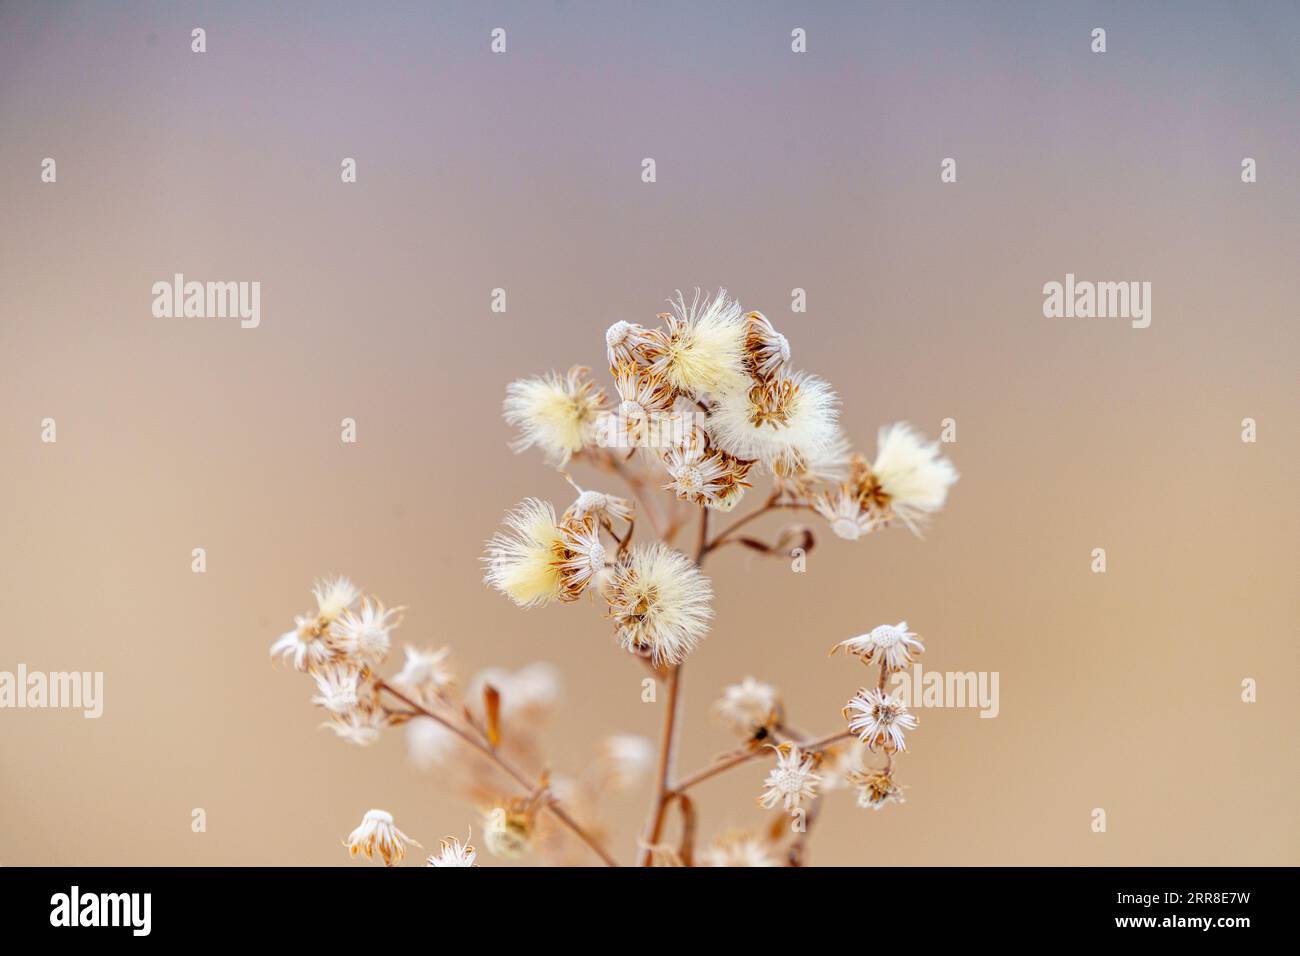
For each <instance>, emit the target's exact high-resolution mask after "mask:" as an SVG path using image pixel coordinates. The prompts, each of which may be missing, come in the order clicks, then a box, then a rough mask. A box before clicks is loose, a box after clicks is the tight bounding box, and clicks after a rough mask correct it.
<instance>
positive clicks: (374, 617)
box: [330, 599, 402, 664]
mask: <svg viewBox="0 0 1300 956" xmlns="http://www.w3.org/2000/svg"><path fill="white" fill-rule="evenodd" d="M401 611H402V609H401V608H397V607H394V608H388V609H387V610H385V609H384V606H383V604H381V603H380V602H378V601H372V600H369V599H363V600H362V602H361V610H360V612H359V613H358V612H354V611H344V612H343V613H342V614H340V615H339V617H338V619H337V620H335V621H334V623H333V624H331V625H330V637H332V638H333V639H334V642H335V644H336V645H337V646H338V649H339V650H340V651H341V652H342V653H344V654H345V655H347V656H348V657H350V658H352V659H353V660H355V661H358V662H361V663H364V664H378V663H379V662H381V661H382V660H383V659H384V658H386V657H387V656H388V649H389V648H390V647H391V646H392V638H391V636H390V634H389V632H390V631H392V629H393V628H395V627H397V625H398V623H399V620H400V615H401Z"/></svg>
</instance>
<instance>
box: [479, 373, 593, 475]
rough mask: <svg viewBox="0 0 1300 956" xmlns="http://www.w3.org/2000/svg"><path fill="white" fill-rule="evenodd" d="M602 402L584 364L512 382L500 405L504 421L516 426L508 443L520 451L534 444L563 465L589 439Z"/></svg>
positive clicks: (550, 459) (555, 462)
mask: <svg viewBox="0 0 1300 956" xmlns="http://www.w3.org/2000/svg"><path fill="white" fill-rule="evenodd" d="M604 402H605V393H604V392H603V391H602V390H601V389H599V388H597V387H596V385H595V384H594V383H593V382H592V381H591V379H590V378H588V376H587V369H585V368H572V369H570V370H569V372H568V373H567V374H565V375H563V376H561V375H559V374H557V373H555V372H548V373H547V374H546V375H543V376H540V377H538V378H526V379H520V380H519V381H516V382H511V383H510V385H509V386H507V388H506V398H505V402H504V404H503V406H502V409H503V413H504V415H505V420H506V422H507V423H509V424H511V425H514V426H515V427H517V428H518V429H519V437H518V438H517V439H515V441H514V443H513V444H512V445H511V447H512V448H513V449H514V451H516V452H521V451H524V450H526V449H528V448H532V447H534V446H536V447H538V448H540V449H541V450H542V452H543V454H544V455H545V456H546V460H547V461H549V462H550V463H552V464H555V465H563V464H564V463H565V462H567V461H568V460H569V458H570V457H571V456H572V455H573V454H574V453H576V452H578V451H581V450H582V447H583V446H584V445H585V444H587V443H588V442H589V441H590V439H591V437H592V429H593V427H594V425H595V421H596V417H597V415H598V414H599V413H600V410H601V408H602V406H603V405H604Z"/></svg>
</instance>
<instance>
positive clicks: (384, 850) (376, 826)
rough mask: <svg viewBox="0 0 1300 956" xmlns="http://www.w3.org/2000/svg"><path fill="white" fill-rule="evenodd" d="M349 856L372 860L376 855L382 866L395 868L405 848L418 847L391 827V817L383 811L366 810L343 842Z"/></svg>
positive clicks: (399, 831) (400, 860)
mask: <svg viewBox="0 0 1300 956" xmlns="http://www.w3.org/2000/svg"><path fill="white" fill-rule="evenodd" d="M343 845H344V846H346V847H347V848H348V853H349V855H351V856H353V857H355V856H357V855H358V854H365V857H366V859H368V860H373V859H374V858H375V855H376V854H378V855H379V858H380V859H382V860H383V861H384V866H395V865H396V864H398V863H401V862H402V859H403V858H404V857H405V856H406V847H407V846H408V845H409V846H419V845H420V844H418V843H416V842H415V841H414V840H412V839H411V838H410V837H409V836H407V835H406V834H405V833H403V832H402V831H401V830H399V829H397V827H396V826H394V825H393V815H392V814H391V813H388V812H387V811H385V810H367V811H366V815H365V816H364V817H362V818H361V825H360V826H358V827H357V828H356V829H355V830H353V831H352V833H351V834H349V835H348V838H347V839H346V840H344V841H343Z"/></svg>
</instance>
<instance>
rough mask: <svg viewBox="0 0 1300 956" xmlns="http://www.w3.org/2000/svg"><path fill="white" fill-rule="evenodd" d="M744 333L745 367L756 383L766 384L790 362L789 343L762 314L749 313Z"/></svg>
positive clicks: (746, 317)
mask: <svg viewBox="0 0 1300 956" xmlns="http://www.w3.org/2000/svg"><path fill="white" fill-rule="evenodd" d="M745 320H746V322H747V323H748V325H747V326H746V332H745V366H746V368H747V369H748V371H749V374H750V375H752V376H753V377H754V379H756V380H757V381H760V382H766V381H768V380H769V379H771V378H772V376H774V375H776V374H777V373H778V372H780V371H781V370H782V369H783V368H785V366H786V365H787V363H789V361H790V343H789V342H788V341H787V340H786V337H785V336H784V335H782V334H781V333H780V332H778V331H777V330H776V327H775V326H773V325H772V323H771V322H769V321H768V320H767V317H766V316H765V315H763V313H762V312H750V313H749V314H748V315H746V316H745Z"/></svg>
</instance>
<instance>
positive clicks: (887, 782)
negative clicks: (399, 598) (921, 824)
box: [850, 770, 907, 810]
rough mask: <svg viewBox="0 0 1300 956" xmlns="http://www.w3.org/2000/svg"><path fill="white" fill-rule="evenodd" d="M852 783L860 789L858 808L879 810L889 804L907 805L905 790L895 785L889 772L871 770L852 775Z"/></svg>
mask: <svg viewBox="0 0 1300 956" xmlns="http://www.w3.org/2000/svg"><path fill="white" fill-rule="evenodd" d="M850 782H851V783H852V784H853V785H854V786H855V787H857V788H858V806H860V807H864V808H865V807H870V808H871V809H872V810H879V809H881V808H882V807H884V806H885V804H887V803H906V802H907V801H906V800H904V799H903V788H902V787H900V786H898V784H896V783H894V778H893V776H892V775H891V774H890V773H889V771H888V770H869V771H865V772H863V773H858V774H854V775H852V777H851V778H850Z"/></svg>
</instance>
